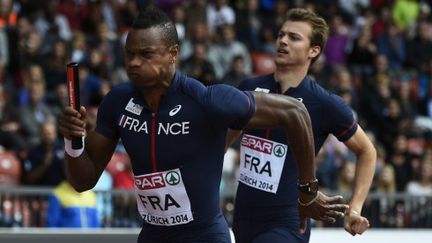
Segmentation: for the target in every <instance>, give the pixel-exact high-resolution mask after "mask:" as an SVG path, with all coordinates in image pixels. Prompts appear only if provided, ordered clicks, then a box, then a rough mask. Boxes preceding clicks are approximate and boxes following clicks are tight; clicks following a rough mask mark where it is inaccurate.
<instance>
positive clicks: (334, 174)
mask: <svg viewBox="0 0 432 243" xmlns="http://www.w3.org/2000/svg"><path fill="white" fill-rule="evenodd" d="M348 152H349V151H348V148H347V147H346V146H345V145H344V144H343V143H341V142H339V141H338V140H337V138H336V137H335V136H333V135H330V136H329V137H328V138H327V139H326V141H325V142H324V144H323V146H322V148H321V149H320V151H319V152H318V154H317V158H316V163H317V179H318V180H319V181H320V186H322V187H323V188H327V189H329V190H334V191H336V190H337V189H338V174H339V168H340V167H341V165H342V162H343V161H344V160H345V158H346V156H347V154H348Z"/></svg>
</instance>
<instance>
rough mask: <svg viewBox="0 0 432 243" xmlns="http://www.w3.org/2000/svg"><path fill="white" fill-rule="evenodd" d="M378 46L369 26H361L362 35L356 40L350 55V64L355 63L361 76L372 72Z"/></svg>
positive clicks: (356, 70)
mask: <svg viewBox="0 0 432 243" xmlns="http://www.w3.org/2000/svg"><path fill="white" fill-rule="evenodd" d="M377 51H378V50H377V47H376V45H375V43H374V42H373V39H372V30H371V28H370V27H369V26H363V28H361V32H360V35H359V36H358V37H357V38H356V39H355V40H354V43H353V47H352V50H351V52H350V54H349V56H348V62H349V64H352V65H353V68H354V69H355V72H356V73H357V74H359V75H360V77H367V76H368V75H371V73H372V64H373V62H374V59H375V55H376V54H377Z"/></svg>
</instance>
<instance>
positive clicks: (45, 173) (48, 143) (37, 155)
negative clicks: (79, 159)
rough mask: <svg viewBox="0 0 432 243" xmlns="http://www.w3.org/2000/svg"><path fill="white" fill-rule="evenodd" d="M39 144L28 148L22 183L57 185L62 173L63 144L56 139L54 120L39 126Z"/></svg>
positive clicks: (63, 175)
mask: <svg viewBox="0 0 432 243" xmlns="http://www.w3.org/2000/svg"><path fill="white" fill-rule="evenodd" d="M40 137H41V142H40V144H38V145H36V146H34V147H32V148H30V150H29V153H28V156H27V158H26V160H25V161H24V172H25V173H24V183H26V184H29V185H35V186H57V185H58V184H59V183H60V182H61V181H63V180H64V179H65V178H66V176H65V174H64V165H63V158H64V150H63V144H62V143H61V142H59V140H58V139H57V128H56V123H55V120H53V119H50V120H47V121H46V122H44V123H43V124H42V125H41V126H40Z"/></svg>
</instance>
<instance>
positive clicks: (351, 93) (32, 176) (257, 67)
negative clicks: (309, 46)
mask: <svg viewBox="0 0 432 243" xmlns="http://www.w3.org/2000/svg"><path fill="white" fill-rule="evenodd" d="M152 3H153V4H156V5H158V6H159V7H160V8H162V9H164V10H165V11H166V12H167V13H168V14H169V15H170V16H171V18H172V20H173V21H174V22H175V25H176V28H177V31H178V35H179V39H180V58H179V59H178V63H177V67H178V70H180V71H182V72H184V73H186V74H188V75H189V76H192V77H195V78H197V79H198V80H200V81H201V82H203V83H204V84H205V85H212V84H216V83H225V84H228V85H232V86H237V85H238V84H239V82H240V81H241V80H242V79H244V78H247V77H252V76H256V75H262V74H267V73H271V72H272V71H273V69H274V63H273V61H272V55H273V54H274V53H275V41H276V36H277V32H278V28H279V27H280V25H281V24H282V22H283V20H284V14H285V12H286V11H287V10H288V9H289V8H293V7H304V8H309V9H312V10H314V11H315V12H317V13H318V14H319V15H321V16H323V17H324V18H325V19H326V20H327V22H328V24H329V26H330V35H329V39H328V43H327V46H326V48H325V49H324V51H323V55H321V56H320V58H319V59H318V60H317V61H316V62H315V63H314V64H313V66H312V67H311V69H310V75H311V76H312V77H313V78H314V79H315V80H316V81H317V82H318V83H319V84H321V85H322V86H324V87H325V88H326V89H328V90H329V91H331V92H334V93H336V94H338V95H340V96H341V97H343V98H344V99H345V100H346V102H347V103H348V104H349V105H350V106H351V107H352V109H353V112H354V114H355V116H356V118H357V120H358V122H359V123H360V124H361V125H362V127H363V128H364V129H365V130H366V131H367V133H368V135H369V136H370V138H371V139H372V141H373V142H374V144H375V146H376V148H377V151H378V161H377V162H378V163H377V170H376V177H375V180H374V184H373V188H372V191H375V192H387V193H392V192H406V193H409V194H413V195H432V85H431V84H432V13H431V7H432V1H431V0H350V1H345V0H339V1H336V0H335V1H331V0H319V1H312V0H291V1H290V0H231V1H230V0H158V1H149V0H147V1H145V0H143V1H138V0H136V1H134V0H106V1H102V0H52V1H49V0H38V1H31V0H0V186H2V185H3V186H4V185H27V186H52V187H54V186H58V185H60V183H61V182H63V181H64V179H65V175H64V172H63V163H62V161H63V156H64V153H63V144H62V138H61V137H60V135H59V134H58V131H57V124H56V117H57V116H58V115H59V113H60V112H61V111H62V109H63V107H64V106H66V105H67V102H68V101H67V86H66V64H67V63H69V62H78V63H79V64H80V71H79V78H80V82H81V87H80V89H81V90H80V92H81V104H82V105H84V106H86V107H87V109H88V110H89V111H90V115H91V117H90V119H89V120H90V121H89V126H88V128H89V129H92V128H93V127H94V119H95V115H96V112H97V107H98V104H99V102H100V101H101V99H102V97H103V96H104V95H105V94H106V93H107V92H108V91H109V90H110V89H111V87H113V86H114V85H116V84H119V83H122V82H128V78H127V75H126V73H125V69H124V60H123V46H124V43H125V39H126V36H127V32H128V30H129V28H130V26H131V24H132V22H133V19H134V17H135V16H137V14H138V12H139V9H142V8H145V6H146V5H148V4H152ZM209 139H210V138H209ZM235 149H236V148H233V151H234V152H233V153H232V156H229V157H230V158H231V159H230V161H228V162H227V164H228V165H227V166H226V167H225V171H224V175H225V177H224V180H223V183H222V186H221V192H222V193H223V195H224V196H225V197H226V198H231V199H230V200H234V198H233V197H234V192H235V190H234V189H233V188H235V183H236V166H237V165H236V163H235V161H236V152H235ZM115 156H119V157H121V158H122V159H113V161H112V163H110V166H109V168H108V169H107V170H106V172H107V173H105V174H106V178H108V179H104V182H101V188H105V189H112V188H117V189H118V188H120V189H131V188H133V181H132V177H131V176H130V173H129V172H130V163H129V162H128V159H127V158H126V157H127V156H126V155H125V152H124V150H123V149H122V146H121V144H119V148H118V150H117V151H116V154H115ZM119 161H120V162H119ZM111 164H112V165H111ZM354 173H355V158H354V157H353V155H352V154H350V153H349V151H348V150H347V148H346V147H345V146H344V145H343V144H342V143H340V142H338V141H337V140H336V139H335V138H334V137H329V139H328V140H327V141H326V143H325V145H324V146H323V149H322V150H321V151H320V152H319V155H318V158H317V176H318V179H319V181H320V184H321V187H322V188H324V189H328V190H331V191H338V192H342V193H343V192H349V191H350V188H351V184H352V182H353V178H354ZM0 201H1V200H0ZM228 205H231V204H228ZM227 210H229V208H228V209H227ZM431 225H432V224H431Z"/></svg>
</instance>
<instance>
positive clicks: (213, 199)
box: [59, 8, 347, 243]
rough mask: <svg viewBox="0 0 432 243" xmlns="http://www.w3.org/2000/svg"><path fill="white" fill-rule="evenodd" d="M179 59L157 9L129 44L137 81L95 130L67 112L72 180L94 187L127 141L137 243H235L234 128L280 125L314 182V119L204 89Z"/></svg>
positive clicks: (112, 102)
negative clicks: (228, 180) (231, 224)
mask: <svg viewBox="0 0 432 243" xmlns="http://www.w3.org/2000/svg"><path fill="white" fill-rule="evenodd" d="M178 54H179V46H178V38H177V33H176V31H175V26H174V24H173V23H172V21H171V20H169V18H168V17H167V16H166V14H164V13H163V12H161V11H160V10H158V9H155V8H149V9H147V10H146V11H144V12H142V13H140V15H139V16H138V17H137V19H136V20H135V22H134V24H133V27H132V30H131V31H130V32H129V34H128V37H127V40H126V46H125V59H126V60H125V63H126V69H127V73H128V76H129V78H130V80H131V83H126V84H121V85H119V86H117V87H114V88H113V89H112V90H111V91H110V92H109V93H108V94H107V95H106V96H105V97H104V99H103V101H102V103H101V105H100V107H99V110H98V116H97V126H96V129H95V130H94V131H92V132H89V133H88V134H85V129H84V127H85V123H86V114H87V112H86V109H85V108H84V107H81V108H80V110H79V111H76V110H73V109H72V108H66V109H65V110H64V111H63V113H62V115H61V117H60V119H59V124H60V131H61V132H62V134H63V135H64V137H65V143H66V145H65V150H66V156H65V158H66V172H67V176H68V180H69V181H70V183H71V185H72V186H73V187H74V188H75V189H76V190H77V191H85V190H89V189H91V188H93V186H94V185H95V184H96V182H97V180H98V178H99V176H100V175H101V173H102V171H103V170H104V168H105V167H106V165H107V163H108V161H109V160H110V158H111V156H112V154H113V151H114V148H115V146H116V144H117V142H118V140H119V139H121V140H122V142H123V144H124V146H125V149H126V151H127V153H128V154H129V156H130V158H131V161H132V169H133V174H134V178H135V181H134V182H135V183H134V185H135V191H136V199H137V205H138V211H139V213H140V215H141V216H142V218H143V227H142V230H141V233H140V235H139V237H138V242H140V243H144V242H230V235H229V230H228V225H227V223H226V221H225V219H224V218H223V215H222V213H221V209H220V207H219V184H220V179H221V173H222V161H223V156H224V155H223V154H224V148H225V139H226V134H227V130H228V128H232V129H243V128H248V127H275V126H281V127H284V128H285V129H286V130H287V132H288V134H289V135H288V138H289V139H290V140H292V141H296V143H295V145H293V146H292V149H293V151H294V156H295V157H296V159H297V160H298V161H299V162H301V164H299V166H300V171H301V172H300V175H299V177H300V178H302V179H303V180H304V181H309V180H311V179H313V178H314V165H313V157H314V146H313V136H312V129H311V127H310V125H311V124H310V118H309V116H308V114H307V110H306V109H305V107H304V106H303V105H302V104H301V103H300V102H298V101H296V100H295V99H292V98H287V97H285V96H281V95H266V94H263V93H253V92H242V91H239V90H237V89H235V88H232V87H230V86H226V85H215V86H211V87H205V86H204V85H202V84H201V83H200V82H198V81H197V80H195V79H192V78H189V77H187V76H185V75H183V74H181V73H178V72H176V71H175V60H176V58H177V57H178ZM74 136H75V137H83V139H84V136H85V146H84V148H83V149H81V150H78V149H72V147H71V145H70V140H69V139H70V138H71V137H74ZM313 198H314V197H313V196H309V195H306V196H305V198H304V200H309V201H310V200H312V199H313ZM346 207H347V205H343V204H330V202H329V199H328V198H327V197H326V196H325V195H320V197H319V198H316V199H315V201H314V203H312V204H311V205H310V206H309V207H308V208H309V209H310V211H309V213H308V215H307V216H308V217H313V218H326V219H327V218H329V217H330V218H332V217H335V216H337V215H339V214H341V213H340V212H339V211H341V210H342V211H343V210H344V209H345V208H346Z"/></svg>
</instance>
